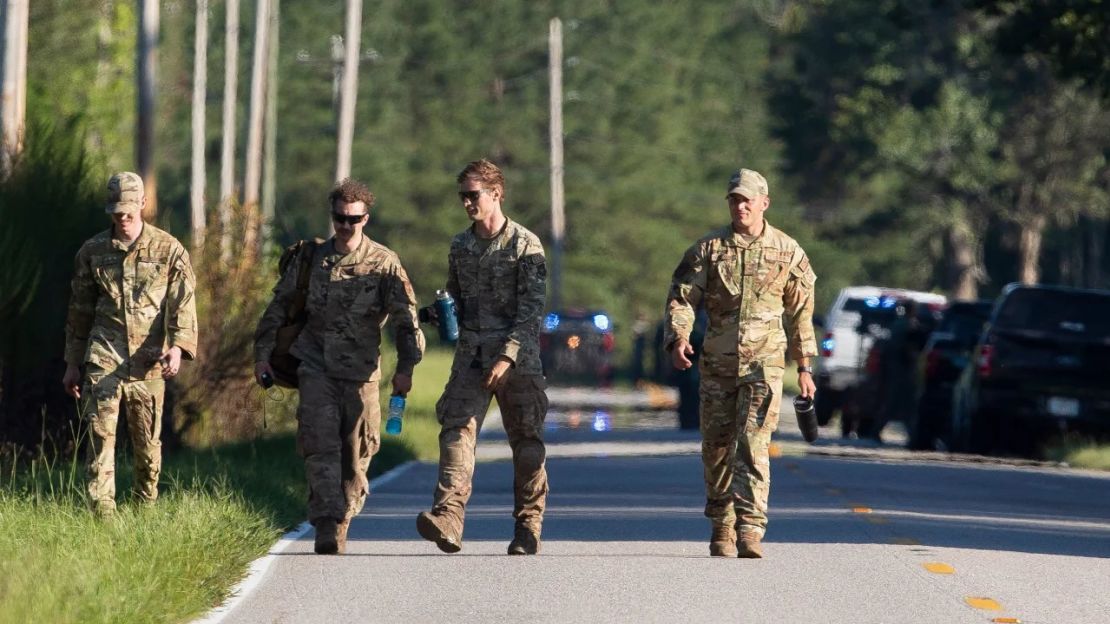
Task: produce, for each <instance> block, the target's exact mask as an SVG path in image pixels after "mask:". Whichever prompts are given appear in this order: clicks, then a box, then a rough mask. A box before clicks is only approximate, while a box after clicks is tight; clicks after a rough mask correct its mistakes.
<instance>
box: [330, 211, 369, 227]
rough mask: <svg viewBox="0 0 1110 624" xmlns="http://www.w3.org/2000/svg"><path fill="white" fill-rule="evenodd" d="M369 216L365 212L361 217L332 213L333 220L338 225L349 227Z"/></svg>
mask: <svg viewBox="0 0 1110 624" xmlns="http://www.w3.org/2000/svg"><path fill="white" fill-rule="evenodd" d="M367 214H368V213H365V212H364V213H362V214H360V215H342V214H339V213H337V212H333V213H331V220H332V221H335V222H336V223H346V224H347V225H354V224H356V223H358V222H359V221H362V220H363V219H365V218H366V215H367Z"/></svg>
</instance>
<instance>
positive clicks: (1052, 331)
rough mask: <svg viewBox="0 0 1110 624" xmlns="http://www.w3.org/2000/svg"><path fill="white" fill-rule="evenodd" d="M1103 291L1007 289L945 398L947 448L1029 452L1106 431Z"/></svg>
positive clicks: (1107, 334)
mask: <svg viewBox="0 0 1110 624" xmlns="http://www.w3.org/2000/svg"><path fill="white" fill-rule="evenodd" d="M1107 370H1110V291H1104V290H1080V289H1077V288H1066V287H1059V286H1022V285H1010V286H1008V287H1007V288H1006V289H1005V290H1004V291H1003V293H1002V296H1001V297H1000V298H999V301H998V303H997V304H996V305H995V308H994V311H993V312H992V314H991V318H990V321H989V322H988V324H987V327H986V330H985V331H984V332H983V336H982V337H981V338H980V340H979V343H978V344H977V345H976V347H975V349H974V350H973V351H972V355H971V362H970V364H969V365H968V366H967V367H966V368H965V369H964V371H963V373H962V374H961V376H960V380H959V382H958V384H957V385H956V390H955V392H954V394H953V405H952V423H951V446H952V447H953V448H954V449H955V450H970V451H973V452H977V453H989V452H992V451H996V450H998V451H1010V452H1016V453H1020V454H1031V453H1033V452H1034V451H1035V450H1036V447H1037V445H1038V444H1039V443H1040V442H1042V441H1043V440H1044V438H1045V437H1047V435H1049V434H1051V433H1053V432H1064V431H1084V432H1090V433H1098V434H1105V433H1107V432H1110V384H1108V383H1107V376H1106V371H1107Z"/></svg>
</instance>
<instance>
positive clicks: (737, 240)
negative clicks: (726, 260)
mask: <svg viewBox="0 0 1110 624" xmlns="http://www.w3.org/2000/svg"><path fill="white" fill-rule="evenodd" d="M770 231H771V224H770V223H767V219H764V220H763V230H762V231H760V232H759V236H756V237H755V238H754V239H752V242H751V243H745V242H744V239H743V238H742V237H741V236H740V235H739V234H737V233H736V230H735V229H733V227H732V225H731V224H730V225H729V226H728V232H729V237H728V241H729V243H730V244H731V245H732V246H733V247H740V248H741V249H747V248H748V247H755V246H756V245H757V244H759V246H762V244H763V241H764V240H766V239H767V233H768V232H770Z"/></svg>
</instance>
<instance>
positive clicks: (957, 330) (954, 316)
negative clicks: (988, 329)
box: [938, 306, 990, 344]
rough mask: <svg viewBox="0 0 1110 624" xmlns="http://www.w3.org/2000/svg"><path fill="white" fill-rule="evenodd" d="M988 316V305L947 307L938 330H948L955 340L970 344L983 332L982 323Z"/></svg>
mask: <svg viewBox="0 0 1110 624" xmlns="http://www.w3.org/2000/svg"><path fill="white" fill-rule="evenodd" d="M989 317H990V307H987V306H977V307H960V308H954V309H949V310H948V311H947V312H946V313H945V315H944V319H943V320H942V321H941V324H940V327H939V328H938V331H942V332H949V333H951V334H952V335H954V336H955V337H956V340H957V341H959V342H961V343H964V344H972V343H974V342H976V341H978V340H979V335H980V334H981V333H982V332H983V324H984V323H986V322H987V319H988V318H989Z"/></svg>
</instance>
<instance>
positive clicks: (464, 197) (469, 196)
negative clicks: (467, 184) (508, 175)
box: [459, 189, 489, 204]
mask: <svg viewBox="0 0 1110 624" xmlns="http://www.w3.org/2000/svg"><path fill="white" fill-rule="evenodd" d="M488 192H489V190H488V189H478V190H477V191H459V200H460V201H469V202H470V203H472V204H476V203H478V198H479V197H481V196H482V193H488Z"/></svg>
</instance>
